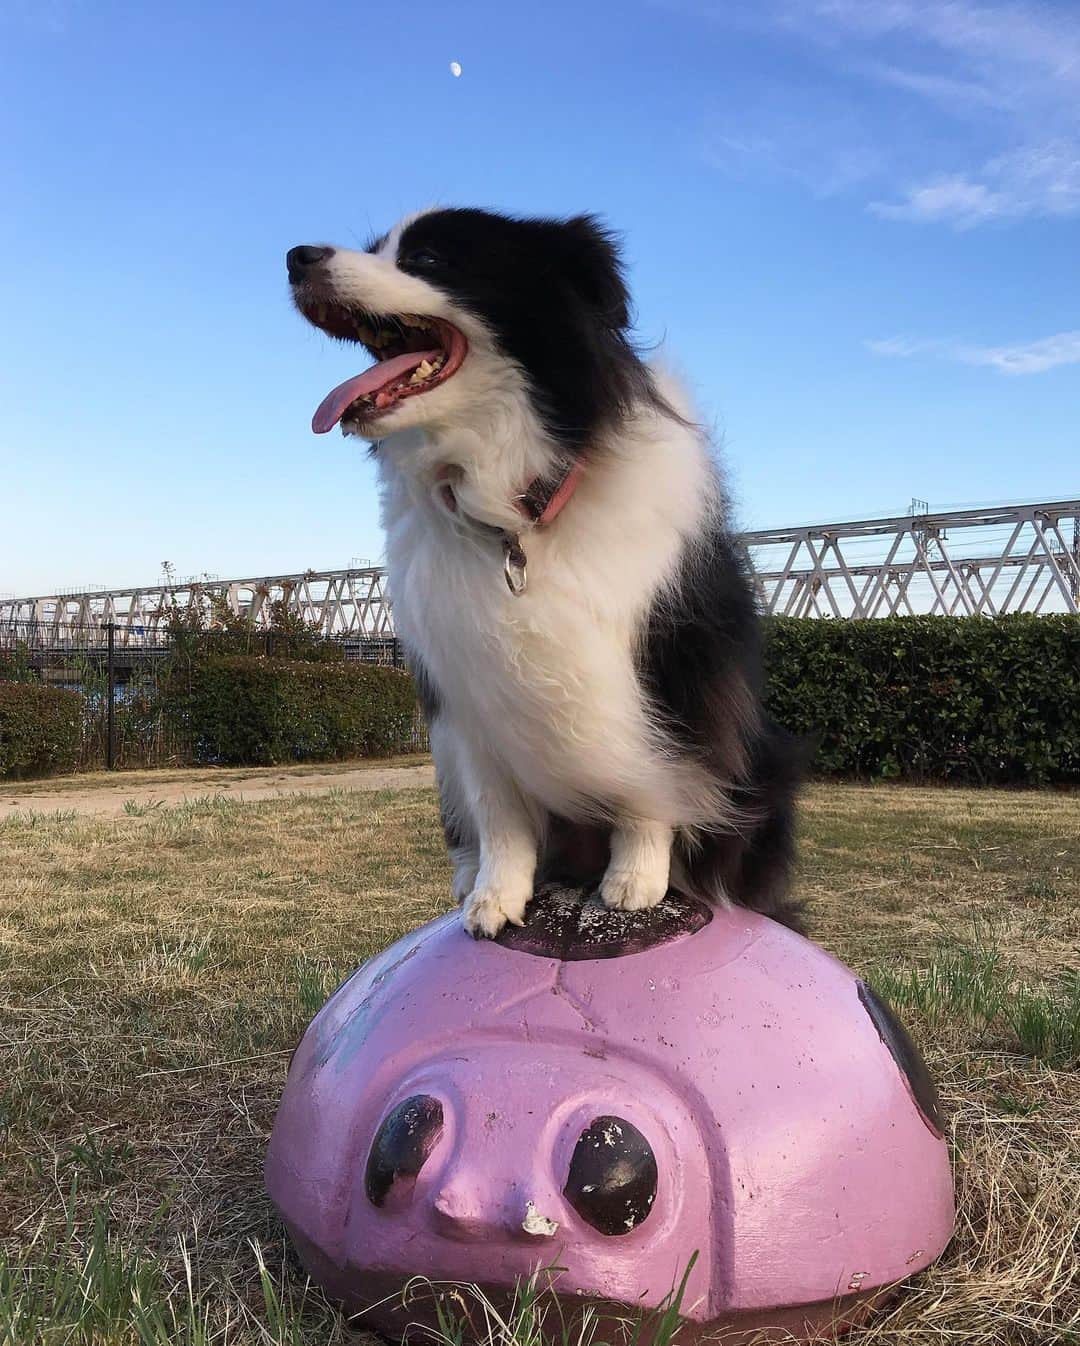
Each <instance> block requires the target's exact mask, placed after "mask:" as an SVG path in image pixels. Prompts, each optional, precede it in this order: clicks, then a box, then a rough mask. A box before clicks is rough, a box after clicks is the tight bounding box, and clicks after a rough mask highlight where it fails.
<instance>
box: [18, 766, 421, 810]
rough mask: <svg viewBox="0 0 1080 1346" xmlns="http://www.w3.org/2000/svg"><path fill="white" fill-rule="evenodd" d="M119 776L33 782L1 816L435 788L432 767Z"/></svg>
mask: <svg viewBox="0 0 1080 1346" xmlns="http://www.w3.org/2000/svg"><path fill="white" fill-rule="evenodd" d="M161 777H162V778H161V779H158V780H155V778H154V773H153V772H149V771H139V772H132V773H125V772H120V773H118V774H117V775H115V776H106V775H104V774H99V775H95V776H94V777H93V778H90V779H83V780H80V781H79V783H78V784H77V785H76V784H73V785H71V786H68V788H64V784H63V783H61V782H46V781H28V782H27V783H26V784H25V785H23V786H18V785H9V786H6V787H4V788H3V790H2V791H0V818H6V817H10V816H11V815H12V814H14V813H57V812H64V813H66V812H70V811H74V812H76V813H84V814H88V815H91V816H93V817H98V818H108V817H119V816H122V815H123V814H124V813H135V812H142V811H143V810H145V809H147V808H154V807H156V806H158V805H168V804H181V803H183V802H184V801H185V800H188V799H199V798H203V797H205V796H206V795H219V794H220V795H227V796H228V797H229V798H230V799H242V800H247V801H250V800H258V799H275V798H279V797H280V796H282V795H295V794H324V793H325V792H326V791H327V790H389V789H395V790H401V789H420V788H422V787H423V786H426V785H434V783H435V770H434V768H433V767H432V766H431V764H430V763H421V764H416V765H409V766H393V765H387V764H384V763H377V764H372V765H370V766H367V765H363V766H357V765H346V766H336V767H327V768H326V769H325V770H321V771H320V770H313V769H312V768H310V767H300V768H287V767H285V768H280V767H270V768H266V769H263V770H250V771H221V772H210V771H191V772H181V771H173V772H162V773H161Z"/></svg>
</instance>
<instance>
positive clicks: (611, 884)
mask: <svg viewBox="0 0 1080 1346" xmlns="http://www.w3.org/2000/svg"><path fill="white" fill-rule="evenodd" d="M666 893H667V876H666V875H664V876H656V875H652V874H642V873H639V872H637V871H635V870H624V869H615V870H612V869H609V870H608V872H607V873H606V874H605V875H604V878H603V882H602V883H601V884H600V896H601V898H602V899H603V903H604V906H605V907H610V908H611V909H612V910H613V911H644V910H645V909H646V908H647V907H655V906H659V904H660V903H661V902H663V900H664V896H665V894H666Z"/></svg>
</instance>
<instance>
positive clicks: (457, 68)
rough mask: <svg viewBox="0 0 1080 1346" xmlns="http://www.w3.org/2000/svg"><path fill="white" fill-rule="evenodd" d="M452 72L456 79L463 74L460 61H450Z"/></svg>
mask: <svg viewBox="0 0 1080 1346" xmlns="http://www.w3.org/2000/svg"><path fill="white" fill-rule="evenodd" d="M450 73H451V75H453V77H454V78H455V79H457V78H458V77H459V76H460V75H461V64H460V62H458V61H451V62H450Z"/></svg>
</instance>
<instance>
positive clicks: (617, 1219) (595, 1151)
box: [563, 1117, 656, 1234]
mask: <svg viewBox="0 0 1080 1346" xmlns="http://www.w3.org/2000/svg"><path fill="white" fill-rule="evenodd" d="M563 1195H564V1196H565V1197H566V1199H567V1201H569V1202H570V1204H571V1206H573V1208H574V1209H575V1210H576V1211H577V1213H578V1214H579V1215H580V1216H581V1218H582V1219H583V1220H586V1221H588V1223H589V1224H591V1225H592V1227H593V1228H594V1229H598V1230H599V1231H600V1233H601V1234H629V1232H630V1231H631V1229H636V1228H637V1226H638V1225H639V1224H640V1223H641V1222H642V1220H644V1219H645V1217H646V1216H647V1215H648V1213H649V1211H651V1210H652V1205H653V1202H654V1201H655V1200H656V1157H655V1156H654V1154H653V1152H652V1146H651V1145H650V1144H649V1142H648V1141H647V1140H646V1139H645V1137H644V1136H643V1135H642V1134H641V1132H640V1131H639V1130H638V1129H637V1127H636V1126H631V1125H630V1123H629V1122H624V1121H623V1120H622V1118H621V1117H597V1119H596V1121H595V1122H593V1124H592V1125H591V1126H590V1127H589V1128H588V1130H587V1131H583V1132H582V1133H581V1138H580V1140H579V1141H578V1143H577V1146H576V1148H575V1150H574V1157H573V1159H571V1161H570V1176H569V1177H568V1178H567V1180H566V1186H565V1187H564V1188H563Z"/></svg>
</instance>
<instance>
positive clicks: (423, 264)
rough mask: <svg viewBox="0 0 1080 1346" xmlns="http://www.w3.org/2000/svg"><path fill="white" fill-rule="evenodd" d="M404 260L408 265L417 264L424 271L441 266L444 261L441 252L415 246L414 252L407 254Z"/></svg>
mask: <svg viewBox="0 0 1080 1346" xmlns="http://www.w3.org/2000/svg"><path fill="white" fill-rule="evenodd" d="M404 260H405V265H406V266H416V267H419V268H420V269H421V270H424V271H426V270H430V269H431V267H433V266H439V265H440V264H441V262H442V258H441V257H440V256H439V254H438V253H437V252H432V250H431V249H430V248H414V249H413V251H412V252H409V253H406V254H405V259H404Z"/></svg>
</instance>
